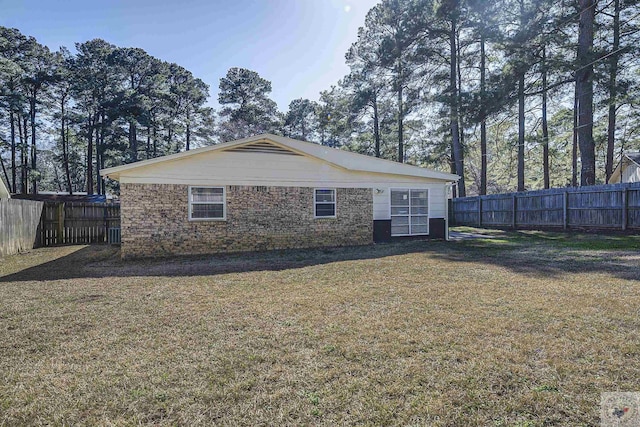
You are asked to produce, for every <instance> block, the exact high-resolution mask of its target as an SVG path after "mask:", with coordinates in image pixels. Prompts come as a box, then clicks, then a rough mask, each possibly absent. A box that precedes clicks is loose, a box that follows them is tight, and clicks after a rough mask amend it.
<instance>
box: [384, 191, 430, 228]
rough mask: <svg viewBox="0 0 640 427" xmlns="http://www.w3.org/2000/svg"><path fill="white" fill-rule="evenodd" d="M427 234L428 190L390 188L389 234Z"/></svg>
mask: <svg viewBox="0 0 640 427" xmlns="http://www.w3.org/2000/svg"><path fill="white" fill-rule="evenodd" d="M424 234H429V191H428V190H422V189H420V190H409V189H397V190H391V235H392V236H415V235H424Z"/></svg>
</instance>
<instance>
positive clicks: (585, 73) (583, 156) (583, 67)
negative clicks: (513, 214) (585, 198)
mask: <svg viewBox="0 0 640 427" xmlns="http://www.w3.org/2000/svg"><path fill="white" fill-rule="evenodd" d="M594 1H595V0H579V2H578V4H579V7H580V10H581V11H582V12H581V13H580V24H579V30H578V56H577V63H578V65H579V66H580V68H579V69H578V71H577V72H576V91H577V93H578V99H579V104H578V147H579V148H580V160H581V164H582V167H581V169H580V185H594V184H595V183H596V153H595V144H594V141H593V64H591V61H592V57H593V55H592V54H593V21H594V19H595V4H594Z"/></svg>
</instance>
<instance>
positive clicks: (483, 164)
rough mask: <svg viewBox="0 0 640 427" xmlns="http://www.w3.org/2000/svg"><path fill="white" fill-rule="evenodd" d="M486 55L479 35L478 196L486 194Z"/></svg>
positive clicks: (483, 39)
mask: <svg viewBox="0 0 640 427" xmlns="http://www.w3.org/2000/svg"><path fill="white" fill-rule="evenodd" d="M486 60H487V55H486V51H485V36H484V33H483V34H481V35H480V109H481V111H480V116H481V117H480V195H481V196H482V195H485V194H487V117H486V115H487V113H486V106H485V103H486V102H487V101H486V90H487V87H486V86H487V63H486Z"/></svg>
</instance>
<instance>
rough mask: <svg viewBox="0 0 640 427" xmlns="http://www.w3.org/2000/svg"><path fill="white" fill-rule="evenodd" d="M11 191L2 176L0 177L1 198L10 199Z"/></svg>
mask: <svg viewBox="0 0 640 427" xmlns="http://www.w3.org/2000/svg"><path fill="white" fill-rule="evenodd" d="M10 198H11V193H9V190H8V189H7V186H6V185H5V184H4V181H3V180H2V178H0V199H10Z"/></svg>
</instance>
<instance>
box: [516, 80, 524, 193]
mask: <svg viewBox="0 0 640 427" xmlns="http://www.w3.org/2000/svg"><path fill="white" fill-rule="evenodd" d="M524 107H525V105H524V71H521V73H520V76H519V78H518V191H524V190H525V187H524V139H525V135H524V132H525V127H524Z"/></svg>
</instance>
